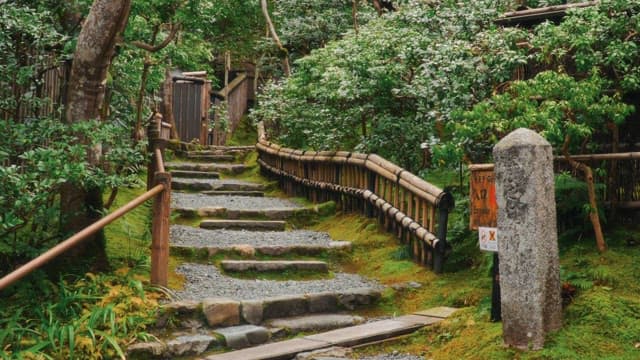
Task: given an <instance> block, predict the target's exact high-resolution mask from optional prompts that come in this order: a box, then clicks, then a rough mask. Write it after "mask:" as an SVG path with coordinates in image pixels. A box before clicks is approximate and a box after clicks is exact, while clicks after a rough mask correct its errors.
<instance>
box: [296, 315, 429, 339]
mask: <svg viewBox="0 0 640 360" xmlns="http://www.w3.org/2000/svg"><path fill="white" fill-rule="evenodd" d="M423 326H424V325H422V324H421V323H417V322H415V321H408V320H407V321H403V320H399V319H390V320H380V321H374V322H371V323H367V324H362V325H357V326H351V327H348V328H343V329H338V330H333V331H329V332H325V333H322V334H316V335H311V336H306V337H305V338H304V339H307V340H313V341H318V342H325V343H329V344H331V345H332V346H353V345H357V344H359V343H362V342H370V341H377V340H382V339H387V338H390V337H395V336H399V335H403V334H407V333H410V332H413V331H415V330H417V329H419V328H421V327H423Z"/></svg>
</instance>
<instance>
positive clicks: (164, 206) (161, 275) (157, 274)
mask: <svg viewBox="0 0 640 360" xmlns="http://www.w3.org/2000/svg"><path fill="white" fill-rule="evenodd" d="M155 182H156V185H160V184H162V185H164V191H163V192H161V193H160V194H158V195H156V197H155V200H154V202H153V223H152V228H151V239H152V240H151V283H152V284H154V285H161V286H167V284H168V280H169V216H170V215H171V173H167V172H158V173H156V174H155Z"/></svg>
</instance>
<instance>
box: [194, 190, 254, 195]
mask: <svg viewBox="0 0 640 360" xmlns="http://www.w3.org/2000/svg"><path fill="white" fill-rule="evenodd" d="M201 193H202V194H205V195H211V196H251V197H264V191H249V190H246V191H239V190H238V191H221V190H208V191H202V192H201Z"/></svg>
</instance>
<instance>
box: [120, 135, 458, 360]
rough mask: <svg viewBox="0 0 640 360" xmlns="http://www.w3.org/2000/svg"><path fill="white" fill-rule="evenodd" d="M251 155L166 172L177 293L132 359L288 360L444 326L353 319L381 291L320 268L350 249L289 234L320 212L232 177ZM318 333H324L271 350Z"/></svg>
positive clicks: (224, 151) (224, 152)
mask: <svg viewBox="0 0 640 360" xmlns="http://www.w3.org/2000/svg"><path fill="white" fill-rule="evenodd" d="M250 150H251V149H250V148H248V147H229V148H223V147H212V148H210V149H208V150H204V151H185V152H182V154H181V155H182V156H183V157H184V159H183V160H181V161H176V162H171V163H167V168H168V169H169V170H170V171H171V172H172V175H173V176H172V177H173V180H172V187H173V190H174V192H173V193H172V210H173V212H174V216H177V218H176V219H175V221H173V220H172V222H174V223H176V224H174V225H172V226H171V236H170V242H171V254H172V256H173V257H174V260H175V261H174V262H177V263H178V265H177V266H176V267H175V273H177V274H178V275H179V276H182V277H184V286H183V287H182V288H181V289H173V290H172V291H173V292H174V294H175V299H174V301H172V302H169V303H166V304H164V305H163V306H162V308H161V309H160V310H159V314H158V319H157V323H156V329H154V330H152V331H151V332H152V333H153V334H154V336H155V337H156V338H155V339H154V340H152V341H148V342H140V343H137V344H134V345H132V346H130V347H129V348H128V356H129V357H130V358H133V359H136V358H138V359H149V358H158V359H162V358H175V357H188V358H195V357H196V356H201V357H202V358H204V357H206V358H207V359H212V360H216V359H242V360H252V359H256V360H257V359H289V358H292V357H294V356H296V354H297V353H299V352H304V351H316V350H318V349H323V348H327V347H332V346H350V345H352V344H355V343H362V342H367V341H372V340H380V339H384V338H388V337H392V336H396V335H399V334H403V333H407V332H411V331H414V330H415V329H417V328H419V327H422V326H425V325H429V324H431V323H433V322H435V321H439V320H438V319H441V318H442V317H437V316H431V315H433V314H431V315H425V314H423V315H420V314H414V315H407V316H408V317H404V318H397V319H391V320H390V319H386V320H380V321H378V322H375V321H374V322H371V319H365V318H363V317H360V316H357V315H353V314H351V313H350V312H351V311H352V310H355V309H357V308H360V307H363V306H365V307H366V306H371V305H372V304H375V303H376V301H377V300H378V299H379V298H380V296H381V291H382V290H383V286H381V285H380V284H378V283H377V282H375V281H372V280H369V279H366V278H363V277H361V276H359V275H357V274H348V273H341V272H337V271H335V269H332V266H331V264H328V263H327V262H325V261H322V260H320V259H318V256H322V257H323V258H327V257H330V256H331V254H339V253H341V252H346V251H350V249H351V243H350V242H348V241H344V240H343V239H338V241H336V240H334V239H331V238H330V236H329V235H328V234H326V233H321V232H314V231H308V230H300V229H296V228H295V227H296V226H297V225H298V224H297V223H298V222H299V219H308V218H310V217H313V216H316V214H317V213H320V212H323V211H324V212H326V211H327V209H326V208H323V207H322V206H316V205H313V206H304V205H301V204H299V203H296V202H294V201H292V200H289V199H284V198H278V197H271V196H266V194H269V193H268V191H271V190H272V185H270V184H266V183H263V182H260V183H259V182H252V181H246V180H238V179H237V178H234V176H237V175H239V174H242V173H243V172H245V171H246V170H249V169H250V166H247V165H245V164H243V163H242V162H241V161H242V159H243V158H244V157H245V156H246V155H247V154H248V153H249V151H250ZM234 161H235V162H234ZM222 162H225V163H222ZM328 209H329V211H330V210H332V208H331V207H330V206H329V207H328ZM194 225H197V226H194ZM445 312H446V311H445ZM440 315H442V314H440ZM447 316H448V313H447ZM390 321H391V322H390ZM371 324H374V325H371ZM376 324H377V325H376ZM335 329H339V330H335ZM376 329H377V330H376ZM319 331H329V332H327V333H324V335H323V334H322V333H321V334H316V335H307V336H306V337H304V338H296V339H293V340H286V341H278V340H282V339H283V338H285V337H291V336H294V335H296V334H298V333H305V334H309V333H315V332H319ZM332 331H342V333H336V334H333V333H332ZM355 334H359V336H355V337H354V335H355ZM360 335H362V336H360ZM314 336H316V337H318V336H319V338H317V339H315V338H313V337H314ZM323 336H324V337H323ZM339 339H342V340H340V341H338V340H339ZM347 339H350V340H347ZM265 343H266V344H265ZM261 344H265V345H261ZM311 345H313V346H311ZM256 346H258V347H256ZM241 349H244V350H241ZM225 350H227V351H228V350H234V351H231V352H224V353H222V352H223V351H225ZM219 353H221V354H219ZM309 359H311V358H309Z"/></svg>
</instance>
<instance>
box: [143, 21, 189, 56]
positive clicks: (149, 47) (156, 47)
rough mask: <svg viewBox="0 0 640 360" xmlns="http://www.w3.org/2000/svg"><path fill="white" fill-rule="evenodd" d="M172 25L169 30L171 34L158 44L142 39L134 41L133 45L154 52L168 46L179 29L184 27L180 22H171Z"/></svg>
mask: <svg viewBox="0 0 640 360" xmlns="http://www.w3.org/2000/svg"><path fill="white" fill-rule="evenodd" d="M170 26H171V30H170V32H169V35H167V37H166V38H165V39H164V40H163V41H162V42H161V43H160V44H158V45H151V44H147V43H145V42H142V41H132V42H131V45H133V46H135V47H137V48H139V49H142V50H146V51H149V52H152V53H154V52H158V51H160V50H162V49H164V48H165V47H167V45H169V43H170V42H171V41H173V39H175V37H176V35H177V34H178V31H180V29H181V28H182V25H181V24H180V23H178V24H171V25H170Z"/></svg>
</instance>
